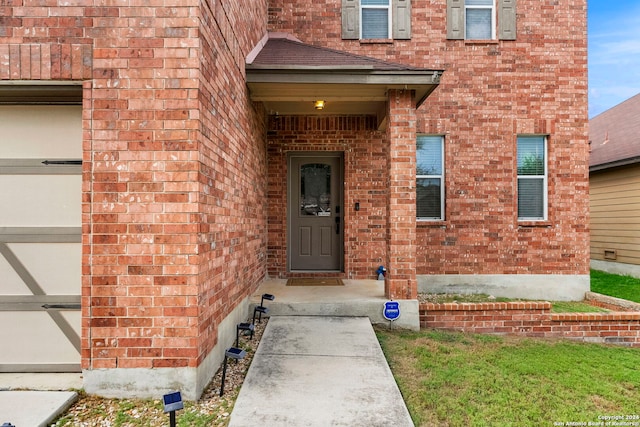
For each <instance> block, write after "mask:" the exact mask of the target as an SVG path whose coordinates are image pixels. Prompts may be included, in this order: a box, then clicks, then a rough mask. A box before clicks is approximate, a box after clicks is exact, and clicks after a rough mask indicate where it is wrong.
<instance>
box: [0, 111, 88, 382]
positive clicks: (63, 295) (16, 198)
mask: <svg viewBox="0 0 640 427" xmlns="http://www.w3.org/2000/svg"><path fill="white" fill-rule="evenodd" d="M81 119H82V107H81V106H78V105H0V203H1V206H2V209H0V325H2V327H1V328H0V343H2V350H1V351H0V372H73V371H79V370H80V283H81V257H82V254H81V244H80V238H81V234H80V233H81V228H80V227H81V189H82V188H81V187H82V176H81V167H82V166H81V158H82V121H81Z"/></svg>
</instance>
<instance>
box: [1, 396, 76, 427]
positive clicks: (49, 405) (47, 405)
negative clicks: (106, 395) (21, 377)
mask: <svg viewBox="0 0 640 427" xmlns="http://www.w3.org/2000/svg"><path fill="white" fill-rule="evenodd" d="M77 398H78V394H77V393H76V392H74V391H0V425H2V424H4V423H11V424H13V425H14V426H16V427H46V426H48V425H49V423H51V422H52V421H53V420H55V419H56V418H57V417H58V416H59V415H60V414H62V413H63V412H64V411H66V410H67V409H68V408H69V406H71V405H72V404H73V402H75V401H76V399H77Z"/></svg>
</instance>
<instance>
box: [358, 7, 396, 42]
mask: <svg viewBox="0 0 640 427" xmlns="http://www.w3.org/2000/svg"><path fill="white" fill-rule="evenodd" d="M389 2H390V0H360V18H361V20H360V22H361V23H362V25H361V26H360V30H361V33H362V35H361V37H360V38H363V39H388V38H389V34H390V33H391V7H390V6H391V5H390V4H389Z"/></svg>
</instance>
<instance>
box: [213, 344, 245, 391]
mask: <svg viewBox="0 0 640 427" xmlns="http://www.w3.org/2000/svg"><path fill="white" fill-rule="evenodd" d="M246 355H247V352H246V351H244V350H242V349H241V348H236V347H231V348H229V349H228V350H227V351H225V352H224V364H223V365H222V383H221V384H220V397H222V395H223V394H224V378H225V377H226V376H227V359H235V360H240V359H244V358H245V356H246Z"/></svg>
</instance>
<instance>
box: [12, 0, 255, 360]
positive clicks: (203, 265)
mask: <svg viewBox="0 0 640 427" xmlns="http://www.w3.org/2000/svg"><path fill="white" fill-rule="evenodd" d="M40 3H42V2H40ZM250 3H251V4H250V5H243V4H240V3H238V2H232V1H222V2H220V1H217V2H207V1H204V2H195V1H187V0H180V1H176V2H174V4H173V5H172V6H171V7H168V6H166V5H165V3H163V2H154V1H151V2H149V1H132V2H128V3H127V6H118V7H115V6H104V7H96V6H94V2H92V1H83V0H80V1H76V2H73V5H72V6H64V5H63V2H55V1H54V2H46V4H45V3H42V4H41V5H40V4H39V5H37V6H35V5H33V4H34V3H33V2H27V1H23V0H9V1H5V2H3V3H2V5H1V7H0V10H1V11H2V18H0V79H3V80H8V79H11V80H44V81H46V80H58V81H61V80H62V81H64V80H69V81H71V80H84V81H85V82H84V84H83V88H84V101H83V129H84V141H83V151H84V154H83V207H82V210H83V226H82V230H83V238H82V239H83V240H82V244H83V260H82V264H83V282H82V318H83V320H82V327H83V332H82V344H81V346H82V367H83V368H84V369H99V368H116V367H117V368H158V367H196V366H198V365H199V364H200V363H201V362H202V360H203V358H204V357H206V356H207V355H208V354H209V353H210V351H211V349H212V348H213V347H214V346H215V345H216V343H217V333H218V329H217V328H218V325H219V323H220V322H221V321H222V320H223V319H224V318H225V317H226V316H227V315H228V314H229V313H230V312H231V311H232V310H233V309H234V308H235V307H237V306H238V304H239V303H240V302H241V301H242V300H243V299H244V298H246V297H248V296H249V295H250V294H251V293H252V292H253V291H255V289H256V287H257V286H258V284H259V283H260V282H261V281H262V279H263V278H264V276H265V274H266V251H265V249H264V248H265V247H266V237H267V236H266V216H265V212H264V209H263V208H261V207H264V206H265V199H266V185H260V183H264V182H266V176H265V167H266V166H265V165H266V154H265V145H264V137H263V135H264V133H265V122H264V112H263V111H262V110H261V106H259V105H253V104H252V103H251V102H250V101H249V98H248V93H247V89H246V85H245V82H244V61H245V57H246V55H247V54H248V53H249V52H250V51H251V49H253V47H254V46H255V44H256V43H257V41H258V40H259V39H260V38H261V37H262V36H263V34H264V33H265V31H266V18H265V16H266V10H267V7H266V0H265V1H255V2H250ZM246 28H248V29H251V30H250V31H246V30H245V29H246Z"/></svg>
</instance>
